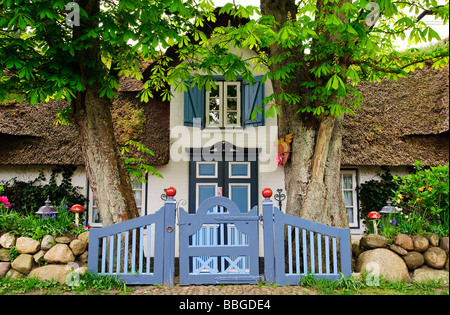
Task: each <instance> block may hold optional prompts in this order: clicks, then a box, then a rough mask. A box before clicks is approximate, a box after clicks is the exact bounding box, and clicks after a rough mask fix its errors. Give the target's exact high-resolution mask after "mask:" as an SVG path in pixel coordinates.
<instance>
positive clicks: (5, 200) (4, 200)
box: [0, 196, 8, 204]
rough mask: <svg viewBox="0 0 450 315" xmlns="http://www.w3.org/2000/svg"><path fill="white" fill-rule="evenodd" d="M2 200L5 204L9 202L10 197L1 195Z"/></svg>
mask: <svg viewBox="0 0 450 315" xmlns="http://www.w3.org/2000/svg"><path fill="white" fill-rule="evenodd" d="M0 202H1V203H5V204H6V203H8V197H5V196H1V197H0Z"/></svg>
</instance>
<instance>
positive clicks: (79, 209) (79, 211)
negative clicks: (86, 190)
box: [70, 204, 84, 226]
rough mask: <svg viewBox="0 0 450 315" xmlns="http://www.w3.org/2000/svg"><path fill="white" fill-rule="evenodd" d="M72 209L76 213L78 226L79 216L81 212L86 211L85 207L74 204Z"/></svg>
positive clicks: (76, 224)
mask: <svg viewBox="0 0 450 315" xmlns="http://www.w3.org/2000/svg"><path fill="white" fill-rule="evenodd" d="M70 211H71V212H74V213H75V226H78V216H79V214H80V213H83V212H84V208H83V207H82V206H81V205H78V204H77V205H73V206H72V207H71V208H70Z"/></svg>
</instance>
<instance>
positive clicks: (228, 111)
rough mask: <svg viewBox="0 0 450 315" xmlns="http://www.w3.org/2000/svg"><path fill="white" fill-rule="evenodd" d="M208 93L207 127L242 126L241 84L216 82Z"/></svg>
mask: <svg viewBox="0 0 450 315" xmlns="http://www.w3.org/2000/svg"><path fill="white" fill-rule="evenodd" d="M216 85H217V87H211V90H209V91H206V110H205V113H206V127H237V126H240V125H241V83H240V82H222V81H219V82H216Z"/></svg>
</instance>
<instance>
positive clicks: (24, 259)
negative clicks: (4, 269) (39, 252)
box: [11, 254, 34, 275]
mask: <svg viewBox="0 0 450 315" xmlns="http://www.w3.org/2000/svg"><path fill="white" fill-rule="evenodd" d="M33 263H34V259H33V256H32V255H30V254H20V255H19V256H17V258H16V259H14V261H13V262H12V263H11V268H13V269H14V270H17V271H18V272H20V273H22V274H26V275H27V274H29V273H30V271H31V269H32V268H33Z"/></svg>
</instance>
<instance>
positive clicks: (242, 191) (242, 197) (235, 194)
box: [231, 185, 249, 213]
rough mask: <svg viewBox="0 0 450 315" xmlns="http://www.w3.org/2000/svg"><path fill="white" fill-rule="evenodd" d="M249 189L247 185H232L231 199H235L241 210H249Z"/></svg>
mask: <svg viewBox="0 0 450 315" xmlns="http://www.w3.org/2000/svg"><path fill="white" fill-rule="evenodd" d="M248 190H249V186H247V185H245V186H244V185H231V200H233V201H234V202H235V203H236V204H237V205H238V207H239V209H240V210H241V212H243V213H245V212H248V210H249V209H248V203H249V200H248Z"/></svg>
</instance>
